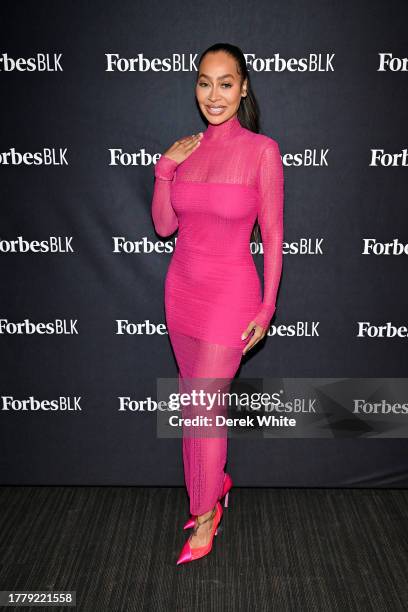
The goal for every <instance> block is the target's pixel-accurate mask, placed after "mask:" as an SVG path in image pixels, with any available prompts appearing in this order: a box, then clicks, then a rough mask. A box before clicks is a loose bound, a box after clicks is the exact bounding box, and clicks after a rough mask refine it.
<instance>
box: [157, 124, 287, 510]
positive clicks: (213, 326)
mask: <svg viewBox="0 0 408 612" xmlns="http://www.w3.org/2000/svg"><path fill="white" fill-rule="evenodd" d="M155 177H156V180H155V186H154V192H153V199H152V218H153V222H154V226H155V229H156V231H157V233H158V234H159V235H161V236H170V235H171V234H173V233H174V232H175V231H176V230H177V229H178V235H177V238H176V245H175V250H174V252H173V255H172V258H171V261H170V264H169V267H168V271H167V275H166V280H165V312H166V323H167V329H168V333H169V337H170V341H171V345H172V347H173V350H174V353H175V357H176V360H177V365H178V370H179V383H180V390H181V391H184V390H185V389H187V388H189V389H192V385H191V383H190V381H191V380H192V379H194V380H195V381H196V380H197V379H203V380H204V379H205V381H206V384H204V385H203V387H202V388H204V387H205V388H206V390H208V389H210V388H211V390H213V389H214V388H215V386H216V385H214V384H213V383H214V379H216V380H218V379H222V383H223V389H222V390H223V391H225V390H228V389H226V387H225V386H224V384H225V381H226V380H231V379H232V378H233V377H234V375H235V373H236V371H237V370H238V367H239V365H240V361H241V358H242V350H243V348H244V347H245V345H246V344H247V342H248V341H249V339H250V338H249V337H248V338H247V339H246V340H242V339H241V335H242V333H243V332H244V331H245V329H246V328H247V326H248V324H249V323H250V321H255V322H256V323H258V324H259V325H262V326H263V327H268V326H269V323H270V320H271V318H272V315H273V313H274V311H275V300H276V294H277V290H278V286H279V281H280V277H281V272H282V240H283V199H284V198H283V191H284V190H283V187H284V179H283V166H282V160H281V157H280V151H279V146H278V144H277V142H276V141H275V140H273V139H272V138H269V137H267V136H265V135H263V134H257V133H255V132H252V131H250V130H248V129H246V128H244V127H242V126H241V124H240V122H239V120H238V117H237V115H234V116H233V117H231V118H230V119H228V120H227V121H224V122H223V123H221V124H219V125H212V124H209V125H208V127H207V128H206V130H205V131H204V134H203V137H202V139H201V144H200V145H199V146H198V147H197V148H196V149H195V151H193V153H191V154H190V155H189V157H188V158H187V159H185V160H184V161H183V162H182V163H180V164H178V163H177V162H175V161H174V160H172V159H170V158H168V157H166V156H164V155H162V156H161V158H160V159H159V161H158V162H157V164H156V166H155ZM257 216H258V221H259V225H260V228H261V235H262V244H263V251H264V291H263V299H262V292H261V284H260V279H259V275H258V273H257V270H256V267H255V264H254V261H253V258H252V255H251V252H250V236H251V231H252V228H253V226H254V223H255V220H256V217H257ZM210 379H212V383H209V382H208V381H210ZM185 381H188V382H189V385H190V386H188V385H184V386H183V382H185ZM193 386H194V388H197V384H195V385H193ZM191 410H192V412H190V413H185V414H183V417H188V416H190V415H192V414H197V412H196V411H195V412H194V411H193V409H192V408H191ZM222 410H223V408H222V407H221V406H216V408H215V410H214V409H213V410H212V411H211V414H210V415H209V416H214V415H215V414H222ZM204 412H205V413H206V415H208V412H207V411H206V410H205V411H204ZM201 414H202V413H201ZM193 429H194V431H193ZM215 429H217V433H216V434H215V435H214V431H215ZM199 432H200V433H199ZM226 457H227V436H226V430H225V428H219V427H217V428H215V427H212V428H211V427H210V428H206V430H205V431H204V428H202V429H198V430H197V428H191V430H190V429H189V430H188V431H187V430H186V429H185V428H183V461H184V476H185V482H186V487H187V491H188V494H189V498H190V512H191V514H193V515H197V514H198V515H201V514H204V513H205V512H207V511H209V510H211V509H212V508H213V507H214V505H215V502H216V501H217V499H218V498H219V496H220V495H221V491H222V488H223V479H224V466H225V462H226Z"/></svg>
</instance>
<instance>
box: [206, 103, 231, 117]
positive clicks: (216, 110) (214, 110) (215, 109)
mask: <svg viewBox="0 0 408 612" xmlns="http://www.w3.org/2000/svg"><path fill="white" fill-rule="evenodd" d="M206 108H207V110H208V112H209V113H210V115H221V113H223V112H224V110H225V108H226V107H225V106H216V105H211V106H208V105H207V106H206Z"/></svg>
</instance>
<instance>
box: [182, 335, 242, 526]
mask: <svg viewBox="0 0 408 612" xmlns="http://www.w3.org/2000/svg"><path fill="white" fill-rule="evenodd" d="M171 340H172V345H173V348H174V352H175V355H176V359H177V362H178V366H179V383H180V392H186V391H188V392H191V391H192V390H193V389H194V390H197V391H198V390H200V391H204V392H206V393H216V392H217V391H218V389H220V391H221V392H227V391H228V390H229V382H230V381H231V380H232V378H233V377H234V375H235V373H236V371H237V370H238V367H239V364H240V361H241V358H242V349H240V348H232V347H228V346H223V345H219V344H211V343H208V342H205V341H204V340H200V339H198V338H192V337H189V336H185V335H183V334H179V333H174V332H173V333H172V338H171ZM206 408H207V405H206V403H204V404H202V403H201V404H200V405H199V406H188V407H186V408H185V409H184V410H183V414H182V416H183V417H187V418H189V417H194V416H199V415H202V416H207V417H209V418H212V419H213V423H215V417H216V415H225V414H226V406H223V405H222V404H221V403H218V402H215V404H214V405H213V406H212V407H211V410H207V409H206ZM226 459H227V428H226V427H217V426H216V425H215V424H214V425H213V426H212V427H208V426H202V427H201V426H200V427H196V426H195V427H183V463H184V477H185V482H186V487H187V491H188V494H189V497H190V512H191V514H193V515H199V516H202V515H204V514H205V513H208V512H211V510H212V509H213V508H214V505H215V503H216V501H217V500H218V498H219V496H220V494H221V491H222V487H223V480H224V466H225V463H226Z"/></svg>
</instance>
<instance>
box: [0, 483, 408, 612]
mask: <svg viewBox="0 0 408 612" xmlns="http://www.w3.org/2000/svg"><path fill="white" fill-rule="evenodd" d="M187 516H188V505H187V498H186V494H185V492H184V489H181V488H180V489H178V488H172V489H167V488H136V487H8V486H7V487H1V488H0V590H18V589H20V590H21V589H27V590H28V589H29V590H33V591H34V590H35V591H39V590H42V589H44V590H47V591H50V590H52V589H54V590H72V591H76V596H77V607H76V609H77V610H80V611H81V612H93V611H94V610H95V611H98V612H104V611H109V612H111V611H112V612H116V611H117V610H120V611H122V610H123V611H126V612H131V611H133V610H143V611H144V610H160V611H161V610H164V611H167V610H169V611H177V610H186V611H187V610H188V611H189V612H191V611H194V612H195V611H201V610H202V611H206V612H207V611H212V610H215V611H218V610H220V611H224V610H228V611H229V610H231V611H234V612H235V611H240V610H243V611H248V610H250V611H253V612H258V611H261V610H268V611H269V610H272V611H274V610H276V611H279V612H280V611H286V610H288V611H289V610H290V611H296V612H298V611H299V612H304V611H309V610H310V611H320V610H321V611H324V612H329V611H332V610H340V611H342V612H343V611H344V612H345V611H349V610H356V611H358V612H362V611H364V612H365V611H368V610H375V611H376V612H380V611H382V610H387V611H388V610H389V611H390V612H397V611H399V610H401V611H402V610H404V611H406V610H408V578H407V572H408V544H407V538H408V536H407V534H408V492H407V491H406V490H402V489H242V488H241V489H240V488H235V489H233V490H232V491H231V494H230V507H229V508H228V509H226V511H225V514H224V518H223V522H222V523H223V529H222V532H221V533H220V534H219V535H218V536H217V537H216V538H215V543H214V548H213V550H212V552H211V553H210V555H209V556H207V557H205V558H203V559H200V560H198V561H195V562H193V563H188V564H186V565H180V566H176V560H177V557H178V554H179V552H180V550H181V547H182V545H183V543H184V541H185V539H186V537H187V534H188V532H183V529H182V525H183V522H184V520H185V519H186V518H187ZM3 609H5V608H3ZM14 609H21V610H43V609H44V610H45V609H48V610H50V609H51V610H74V609H75V608H72V607H71V608H64V607H61V606H58V607H53V608H45V607H41V608H40V607H24V608H22V607H19V608H14Z"/></svg>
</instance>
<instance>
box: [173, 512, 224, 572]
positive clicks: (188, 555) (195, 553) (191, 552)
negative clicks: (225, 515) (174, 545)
mask: <svg viewBox="0 0 408 612" xmlns="http://www.w3.org/2000/svg"><path fill="white" fill-rule="evenodd" d="M221 517H222V506H221V504H220V502H219V501H217V503H216V504H215V506H214V510H213V511H212V513H211V515H210V516H209V517H208V518H207V519H205V521H202V522H201V523H200V522H199V521H198V519H196V524H195V527H194V530H193V533H192V534H191V535H190V536H189V538H188V540H187V541H186V542H185V544H184V546H183V548H182V549H181V553H180V555H179V558H178V559H177V565H180V564H181V563H189V562H190V561H196V560H197V559H201V558H202V557H205V556H206V555H208V553H209V552H211V550H212V546H213V541H214V536H215V535H217V532H218V526H219V524H220V521H221ZM211 519H213V524H212V528H211V536H210V541H209V542H208V544H206V545H205V546H199V547H198V548H191V546H190V540H191V538H192V536H193V535H194V534H195V533H197V529H198V528H199V527H200V525H203V524H204V523H206V522H207V521H210V520H211Z"/></svg>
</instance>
